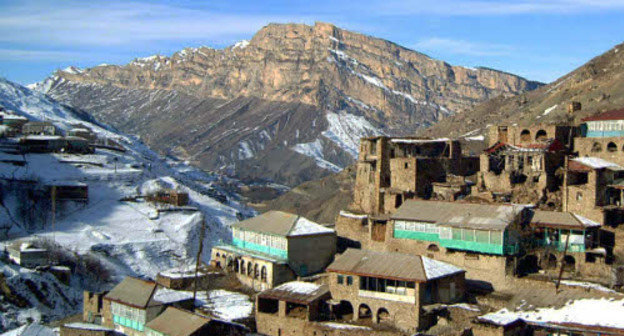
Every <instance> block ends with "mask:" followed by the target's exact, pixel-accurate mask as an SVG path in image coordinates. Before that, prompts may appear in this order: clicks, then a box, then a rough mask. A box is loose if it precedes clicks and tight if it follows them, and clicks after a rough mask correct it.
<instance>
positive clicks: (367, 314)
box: [358, 303, 373, 320]
mask: <svg viewBox="0 0 624 336" xmlns="http://www.w3.org/2000/svg"><path fill="white" fill-rule="evenodd" d="M372 317H373V311H372V310H371V309H370V307H369V306H367V305H366V304H363V303H362V304H361V305H360V308H359V309H358V320H363V319H370V318H372Z"/></svg>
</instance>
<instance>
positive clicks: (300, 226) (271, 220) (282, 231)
mask: <svg viewBox="0 0 624 336" xmlns="http://www.w3.org/2000/svg"><path fill="white" fill-rule="evenodd" d="M232 227H234V228H239V229H242V230H247V231H255V232H260V233H267V234H272V235H277V236H284V237H294V236H307V235H316V234H328V233H334V232H335V231H334V230H332V229H330V228H327V227H325V226H323V225H320V224H317V223H315V222H313V221H311V220H309V219H307V218H305V217H301V216H298V215H295V214H291V213H288V212H283V211H268V212H265V213H263V214H261V215H259V216H256V217H253V218H249V219H246V220H244V221H242V222H238V223H236V224H233V225H232Z"/></svg>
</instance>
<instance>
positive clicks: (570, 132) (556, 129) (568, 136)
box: [487, 125, 579, 148]
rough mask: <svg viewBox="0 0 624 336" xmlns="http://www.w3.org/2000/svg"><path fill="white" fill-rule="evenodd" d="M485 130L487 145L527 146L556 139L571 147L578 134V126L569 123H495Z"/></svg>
mask: <svg viewBox="0 0 624 336" xmlns="http://www.w3.org/2000/svg"><path fill="white" fill-rule="evenodd" d="M487 131H488V137H487V138H488V146H489V147H492V146H494V145H496V144H497V143H502V144H507V145H512V146H527V145H531V144H536V143H540V142H542V141H543V140H547V139H556V140H557V141H559V142H560V143H562V144H563V145H564V146H566V147H568V148H571V147H572V141H573V139H574V137H575V136H578V135H579V130H578V128H577V127H575V126H569V125H534V126H510V125H496V126H490V127H488V130H487Z"/></svg>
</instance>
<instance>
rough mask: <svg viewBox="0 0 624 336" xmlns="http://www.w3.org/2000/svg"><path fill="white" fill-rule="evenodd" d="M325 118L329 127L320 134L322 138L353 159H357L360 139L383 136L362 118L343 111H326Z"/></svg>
mask: <svg viewBox="0 0 624 336" xmlns="http://www.w3.org/2000/svg"><path fill="white" fill-rule="evenodd" d="M325 118H326V119H327V123H328V124H329V127H328V128H327V130H326V131H324V132H323V133H322V134H323V136H324V137H326V138H327V139H329V140H331V141H332V142H333V143H335V144H336V145H338V147H340V148H342V150H344V151H345V152H347V153H349V155H351V156H352V157H353V158H354V159H357V157H358V151H359V147H360V139H361V138H365V137H370V136H376V135H381V134H383V132H382V131H381V130H379V129H378V128H376V127H375V126H373V125H372V124H371V123H370V122H368V120H366V118H365V117H363V116H356V115H353V114H349V113H346V112H344V111H340V112H338V113H335V112H331V111H328V112H327V113H326V114H325Z"/></svg>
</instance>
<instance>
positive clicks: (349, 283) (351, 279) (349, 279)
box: [347, 275, 353, 286]
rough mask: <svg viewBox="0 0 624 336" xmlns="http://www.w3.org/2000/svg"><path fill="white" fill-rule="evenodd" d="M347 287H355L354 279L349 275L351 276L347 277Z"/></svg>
mask: <svg viewBox="0 0 624 336" xmlns="http://www.w3.org/2000/svg"><path fill="white" fill-rule="evenodd" d="M347 285H348V286H351V285H353V277H352V276H350V275H349V276H347Z"/></svg>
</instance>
